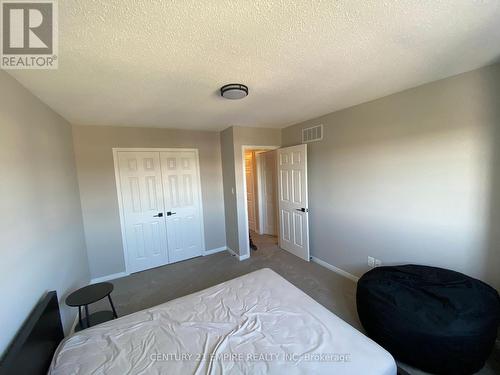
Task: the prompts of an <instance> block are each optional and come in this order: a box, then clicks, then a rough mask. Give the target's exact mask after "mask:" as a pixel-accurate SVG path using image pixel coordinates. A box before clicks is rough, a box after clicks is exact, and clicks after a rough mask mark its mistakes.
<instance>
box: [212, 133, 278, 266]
mask: <svg viewBox="0 0 500 375" xmlns="http://www.w3.org/2000/svg"><path fill="white" fill-rule="evenodd" d="M221 142H222V149H223V158H222V164H223V170H224V174H225V176H224V203H225V206H226V238H227V244H228V247H229V248H231V249H232V250H233V251H234V252H235V253H237V254H239V255H241V256H246V255H248V254H249V251H250V249H249V248H248V231H247V227H248V226H247V217H246V204H247V203H246V197H245V191H244V185H243V175H244V160H243V146H278V147H279V146H280V145H281V130H280V129H266V128H247V127H239V126H233V127H231V128H228V129H226V130H224V131H223V132H222V133H221ZM231 150H232V151H231ZM226 174H227V178H226ZM233 190H234V193H233ZM236 239H237V240H236Z"/></svg>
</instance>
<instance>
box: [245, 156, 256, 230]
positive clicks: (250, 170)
mask: <svg viewBox="0 0 500 375" xmlns="http://www.w3.org/2000/svg"><path fill="white" fill-rule="evenodd" d="M245 180H246V188H247V207H248V227H249V228H250V229H251V230H253V231H254V232H256V231H257V215H256V212H255V205H256V199H255V198H256V197H255V174H254V152H253V151H247V152H245Z"/></svg>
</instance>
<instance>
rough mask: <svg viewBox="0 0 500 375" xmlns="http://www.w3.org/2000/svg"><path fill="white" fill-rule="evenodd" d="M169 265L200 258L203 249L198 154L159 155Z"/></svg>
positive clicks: (172, 153)
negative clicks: (196, 257)
mask: <svg viewBox="0 0 500 375" xmlns="http://www.w3.org/2000/svg"><path fill="white" fill-rule="evenodd" d="M160 160H161V172H162V178H163V191H164V197H165V218H166V223H167V238H168V253H169V259H170V262H178V261H181V260H184V259H188V258H193V257H195V256H199V255H201V253H202V246H203V227H202V218H201V214H202V213H201V202H200V200H201V194H200V192H201V189H200V186H199V181H200V180H199V164H198V155H197V153H196V152H195V151H165V152H160Z"/></svg>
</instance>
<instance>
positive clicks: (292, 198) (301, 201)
mask: <svg viewBox="0 0 500 375" xmlns="http://www.w3.org/2000/svg"><path fill="white" fill-rule="evenodd" d="M278 209H279V224H280V233H279V244H280V247H281V248H282V249H284V250H287V251H289V252H290V253H292V254H294V255H296V256H298V257H300V258H302V259H304V260H306V261H309V259H310V256H309V214H308V211H309V209H308V200H307V145H306V144H302V145H298V146H292V147H285V148H280V149H278Z"/></svg>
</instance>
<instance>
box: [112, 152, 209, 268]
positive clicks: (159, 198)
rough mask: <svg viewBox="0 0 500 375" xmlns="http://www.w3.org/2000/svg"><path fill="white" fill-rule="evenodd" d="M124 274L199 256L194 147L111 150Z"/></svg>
mask: <svg viewBox="0 0 500 375" xmlns="http://www.w3.org/2000/svg"><path fill="white" fill-rule="evenodd" d="M113 156H114V161H115V175H116V183H117V193H118V203H119V210H120V221H121V228H122V238H123V246H124V256H125V264H126V268H127V273H133V272H139V271H143V270H146V269H150V268H154V267H158V266H162V265H165V264H169V263H174V262H179V261H182V260H185V259H189V258H193V257H196V256H200V255H202V252H203V251H204V249H205V244H204V242H205V241H204V231H203V229H204V227H203V210H202V203H201V183H200V171H199V160H198V150H196V149H113Z"/></svg>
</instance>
